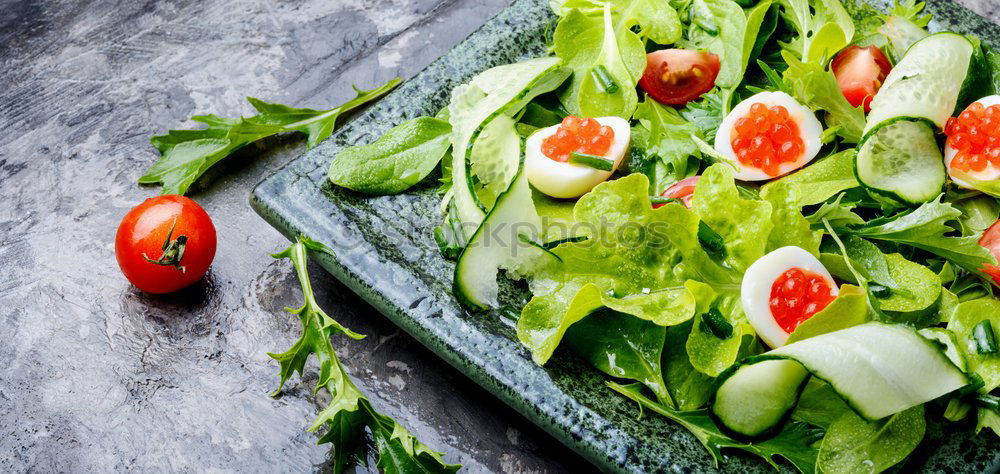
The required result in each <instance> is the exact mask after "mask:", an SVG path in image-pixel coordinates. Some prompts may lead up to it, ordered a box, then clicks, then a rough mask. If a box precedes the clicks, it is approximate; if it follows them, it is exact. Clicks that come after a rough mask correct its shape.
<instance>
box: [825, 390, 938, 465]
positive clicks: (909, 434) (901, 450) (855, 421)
mask: <svg viewBox="0 0 1000 474" xmlns="http://www.w3.org/2000/svg"><path fill="white" fill-rule="evenodd" d="M926 427H927V425H926V421H925V420H924V407H923V405H918V406H915V407H913V408H910V409H908V410H905V411H902V412H899V413H896V414H895V415H892V416H890V417H888V418H886V419H885V420H880V421H874V422H873V421H866V420H864V419H863V418H861V417H860V416H858V415H857V414H856V413H854V412H853V411H851V410H847V411H845V412H844V414H843V415H841V416H840V418H838V419H837V421H835V422H833V424H832V425H830V428H829V429H828V430H827V432H826V435H825V436H824V437H823V444H822V446H821V447H820V450H819V457H818V460H817V463H816V465H817V467H818V468H819V470H820V471H823V472H856V471H858V470H859V469H864V470H865V471H866V472H882V471H884V470H886V469H888V468H889V467H892V466H893V465H894V464H896V463H898V462H900V461H902V460H904V459H906V457H907V456H909V455H910V453H912V452H913V450H914V449H916V448H917V445H918V444H919V443H920V440H922V439H923V438H924V431H925V430H926Z"/></svg>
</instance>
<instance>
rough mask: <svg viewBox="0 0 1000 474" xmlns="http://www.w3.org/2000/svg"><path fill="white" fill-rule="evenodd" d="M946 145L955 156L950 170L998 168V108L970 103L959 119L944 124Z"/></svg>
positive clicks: (999, 146)
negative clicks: (951, 149) (953, 151)
mask: <svg viewBox="0 0 1000 474" xmlns="http://www.w3.org/2000/svg"><path fill="white" fill-rule="evenodd" d="M944 133H945V134H946V135H948V146H950V147H952V148H954V149H955V151H957V152H958V153H956V154H955V158H953V159H952V160H951V167H952V168H955V169H958V170H961V171H965V172H975V171H983V170H985V169H986V168H987V167H988V166H991V165H992V166H994V167H998V168H1000V105H991V106H989V107H984V106H983V104H981V103H979V102H973V103H972V105H969V106H968V107H967V108H966V109H965V110H964V111H962V113H961V114H959V115H958V117H951V118H949V119H948V123H947V124H946V125H945V128H944Z"/></svg>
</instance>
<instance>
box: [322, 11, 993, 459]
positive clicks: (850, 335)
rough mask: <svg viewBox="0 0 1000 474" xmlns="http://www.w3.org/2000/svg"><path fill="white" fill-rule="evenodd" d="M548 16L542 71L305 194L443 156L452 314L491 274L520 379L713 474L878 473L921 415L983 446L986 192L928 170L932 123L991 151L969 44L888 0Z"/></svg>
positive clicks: (412, 179) (972, 182)
mask: <svg viewBox="0 0 1000 474" xmlns="http://www.w3.org/2000/svg"><path fill="white" fill-rule="evenodd" d="M550 6H551V7H552V11H553V13H554V15H555V17H556V18H555V20H556V26H555V29H554V31H553V35H552V40H551V42H550V44H549V52H550V54H549V55H547V56H545V57H541V58H535V59H528V60H525V61H521V62H518V63H515V64H510V65H504V66H498V67H495V68H492V69H489V70H487V71H483V72H481V73H479V74H478V75H476V76H475V77H474V78H473V79H472V80H471V81H469V83H467V84H464V85H461V86H459V87H457V88H456V89H455V90H454V91H452V94H451V102H450V104H449V105H448V107H447V109H446V111H447V113H444V114H441V115H440V116H438V117H436V118H431V117H424V118H418V119H414V120H411V121H409V122H405V123H403V124H402V125H399V126H398V127H397V128H395V129H393V130H391V131H390V132H389V133H387V134H386V135H385V136H384V137H383V138H381V139H379V140H378V141H376V142H375V143H373V144H370V145H359V146H355V147H350V148H348V149H346V150H345V151H343V152H342V153H341V154H340V155H338V156H337V157H336V158H335V159H334V161H333V163H332V164H331V169H330V174H329V176H330V180H331V181H332V182H333V183H334V184H338V185H341V186H344V187H347V188H351V189H355V190H358V191H362V192H365V193H372V194H394V193H398V192H402V191H405V190H406V189H408V188H409V187H411V186H413V185H415V184H416V183H418V182H422V181H424V180H425V179H426V178H427V177H428V176H430V175H431V174H432V173H433V172H434V171H433V170H434V169H436V168H438V167H437V164H438V163H440V162H442V161H443V162H444V163H443V164H442V165H441V166H440V167H439V168H440V169H442V177H441V182H442V185H441V194H442V195H443V199H442V205H441V210H442V220H443V223H442V224H441V226H439V227H438V228H437V229H435V238H436V240H437V242H438V244H439V246H440V248H441V250H442V253H443V254H444V255H445V256H446V257H447V258H457V259H458V260H459V263H458V265H457V267H456V272H455V276H454V278H455V288H456V297H457V298H458V300H459V301H460V302H463V303H465V304H467V305H468V306H469V307H470V309H475V310H479V309H483V308H484V307H489V306H491V305H493V304H496V302H495V301H496V296H497V295H498V294H499V289H498V285H497V282H496V278H494V275H493V273H495V269H502V270H505V271H506V275H507V277H509V278H513V279H523V280H526V282H527V287H528V289H529V291H530V293H531V295H530V298H529V299H527V303H526V304H524V306H523V308H522V310H521V313H520V315H519V317H518V318H517V322H516V332H515V335H516V337H517V339H518V340H519V341H520V342H521V343H522V344H523V345H524V347H525V348H526V350H527V351H528V352H529V353H530V354H531V356H532V358H533V359H534V361H535V362H537V363H538V364H546V363H547V362H548V361H549V360H551V359H552V358H553V357H559V356H560V355H559V354H560V351H561V350H562V349H568V350H569V351H571V353H572V354H575V356H577V357H581V358H582V359H584V360H586V361H588V362H589V363H590V364H591V365H593V366H594V367H595V368H596V369H597V370H599V371H601V372H603V373H604V374H606V375H607V376H608V377H609V382H608V385H609V387H610V388H611V389H612V390H614V391H616V392H618V393H620V394H622V395H623V396H625V397H627V398H628V399H631V400H633V401H635V402H637V403H638V405H639V406H640V407H642V408H644V409H647V410H648V411H651V412H653V413H655V414H658V415H662V416H664V417H666V418H668V419H670V420H672V421H674V422H676V423H678V424H680V425H681V426H683V427H684V428H686V429H687V430H689V431H690V432H691V433H692V434H693V435H694V436H695V437H696V438H697V439H698V440H699V441H700V442H701V443H702V444H703V445H705V447H706V449H707V450H708V451H709V453H710V454H711V455H712V456H713V457H714V458H715V459H716V460H717V461H718V460H720V459H722V458H723V456H722V451H723V450H724V449H737V450H742V451H745V452H748V453H751V454H753V455H756V456H759V457H760V458H762V459H763V460H764V461H766V462H768V463H771V464H773V465H777V464H776V463H779V462H785V461H787V462H790V463H791V464H792V465H794V466H795V467H796V468H797V469H799V470H800V471H802V472H807V473H812V472H816V471H822V472H829V473H838V472H854V471H857V470H864V471H866V472H881V471H884V470H888V469H892V468H898V466H901V465H903V463H905V462H906V461H907V460H908V459H909V458H910V456H911V454H912V453H913V451H914V450H915V448H916V446H917V445H918V444H919V443H920V442H921V440H922V439H923V438H924V432H925V430H926V419H927V417H928V416H938V415H939V414H941V415H942V416H943V418H944V419H946V420H948V421H954V422H961V420H963V419H973V416H971V415H970V414H974V419H975V423H976V430H977V431H982V430H983V429H984V428H989V429H991V430H993V431H997V430H1000V398H998V397H997V396H996V395H997V393H996V390H997V389H998V387H1000V347H998V346H1000V345H998V343H997V340H1000V337H998V336H997V334H998V333H997V332H996V330H997V329H1000V319H998V318H1000V299H997V297H996V296H995V295H994V292H995V291H996V287H998V286H1000V276H998V275H1000V268H998V267H996V265H997V260H996V255H997V254H1000V226H998V225H997V219H998V217H1000V200H998V196H1000V184H998V183H1000V179H998V178H997V177H994V178H988V177H987V178H984V177H983V176H984V175H983V174H981V173H980V174H976V173H979V171H976V172H969V171H968V170H966V171H963V170H962V169H959V168H956V167H954V166H952V165H951V161H952V160H954V159H956V158H955V157H956V156H957V155H958V154H959V152H960V150H958V148H956V147H957V146H958V145H960V144H961V142H962V140H964V139H966V138H962V139H957V140H956V139H955V138H954V135H955V134H956V133H957V132H955V130H957V129H962V130H966V131H968V133H969V135H968V138H967V139H968V140H973V141H976V143H979V145H976V146H980V147H982V146H986V144H994V142H996V140H998V139H1000V136H997V137H992V138H987V137H985V136H983V135H982V134H983V133H988V132H986V131H982V130H980V129H978V128H977V129H976V130H977V131H976V132H972V131H971V128H970V127H973V125H969V124H971V123H972V122H970V120H972V118H969V117H968V116H965V115H962V114H964V113H963V110H964V109H965V107H966V106H968V105H969V104H970V103H971V102H972V100H973V99H977V97H970V96H969V94H978V93H983V92H984V91H986V93H995V92H997V84H1000V81H998V80H996V78H997V77H1000V60H998V59H997V55H996V53H994V52H993V51H992V50H990V49H989V48H988V47H984V46H982V45H981V44H980V42H979V41H978V40H977V39H975V38H973V37H971V36H967V35H957V34H950V33H937V34H933V35H932V34H931V32H930V31H928V25H929V24H930V23H929V15H927V14H926V13H924V12H923V7H924V5H923V3H918V2H916V1H915V0H904V1H903V2H901V3H896V4H895V5H894V6H892V7H891V8H890V9H889V10H888V11H887V12H885V13H882V12H880V11H879V10H877V9H875V8H873V7H871V6H868V5H866V4H863V3H857V2H854V1H852V0H848V1H846V2H841V1H840V0H763V1H743V0H740V1H733V0H677V1H670V2H667V1H665V0H610V1H598V0H552V1H551V2H550ZM928 45H930V46H928ZM908 51H909V52H908ZM956 58H957V59H956ZM942 64H943V65H947V66H948V67H947V68H945V69H948V70H947V71H945V70H944V69H942V68H943V67H944V66H942ZM896 66H898V69H896V68H895V67H896ZM951 66H955V67H951ZM952 69H954V71H953V70H952ZM960 69H961V70H960ZM649 84H658V86H656V87H659V89H656V87H654V86H651V85H649ZM883 87H884V90H888V91H889V93H887V94H882V95H879V91H880V90H881V89H882V88H883ZM685 88H686V90H685V91H680V92H684V94H682V93H679V92H678V90H677V89H685ZM654 89H655V90H654ZM938 89H940V91H938ZM691 90H695V93H693V94H687V93H690V92H691ZM762 97H763V98H767V100H765V99H763V98H762ZM987 99H989V98H987ZM983 100H986V99H983ZM990 100H993V99H990ZM996 103H997V104H998V105H1000V97H997V98H996ZM775 104H777V105H775ZM782 104H783V105H782ZM779 105H780V107H778V106H779ZM981 105H984V104H981ZM989 105H990V104H985V105H984V110H986V109H985V107H987V106H989ZM761 106H764V107H763V108H761ZM786 106H787V107H786ZM983 113H984V114H985V113H986V112H983ZM992 113H1000V108H998V109H997V110H996V111H995V112H992ZM956 115H958V117H957V118H956V117H954V116H956ZM963 116H965V118H962V117H963ZM984 116H985V115H984ZM949 117H951V118H950V119H949ZM973 118H974V117H973ZM783 120H784V122H783ZM990 120H992V119H990ZM789 123H791V124H792V125H794V129H793V128H791V125H788V124H789ZM956 123H958V124H959V127H958V128H956V125H955V124H956ZM991 123H992V122H991ZM976 126H978V125H976ZM783 127H789V128H787V129H786V128H783ZM962 127H965V128H962ZM747 130H750V132H747ZM983 130H985V129H983ZM791 133H794V134H797V137H796V138H797V139H798V141H795V140H791V139H790V140H786V141H785V142H784V143H781V142H780V140H778V139H777V138H774V137H778V136H785V135H788V134H791ZM963 133H965V132H963ZM746 134H751V135H752V134H756V135H755V138H753V139H749V138H744V137H743V135H746ZM942 134H945V135H947V139H946V140H944V142H945V143H944V146H942V140H941V139H940V138H941V135H942ZM762 136H768V137H771V138H769V140H772V141H771V142H767V143H764V142H763V141H761V140H760V137H762ZM977 140H978V141H977ZM989 140H993V141H989ZM996 144H997V145H998V148H997V150H1000V142H998V143H996ZM953 145H954V146H953ZM989 146H993V145H989ZM449 148H450V150H449ZM803 150H806V151H803ZM983 153H985V152H983ZM803 154H808V155H809V157H808V159H805V160H804V161H801V162H793V161H789V160H785V161H784V162H782V163H779V165H780V166H771V165H774V163H766V161H767V160H770V159H772V158H774V157H778V158H777V159H779V161H780V160H781V159H783V158H782V157H783V156H784V155H787V156H785V158H787V157H794V156H800V155H803ZM996 154H997V155H998V156H1000V151H997V153H996ZM983 156H985V158H981V159H982V160H987V161H988V160H989V159H990V158H989V156H986V155H983ZM755 159H756V160H758V162H756V164H755V162H754V161H753V160H755ZM991 163H992V162H991ZM785 165H791V166H785ZM976 166H978V164H976ZM989 166H994V165H992V164H990V165H989ZM772 168H773V169H772ZM990 169H992V168H990ZM997 176H998V177H1000V175H997ZM543 182H544V183H546V184H545V185H544V186H543V185H542V183H543ZM552 183H555V184H554V185H552ZM581 183H582V184H581ZM762 183H763V184H762ZM550 185H551V186H550ZM552 186H554V187H556V188H560V190H559V192H553V191H547V189H552ZM562 188H566V189H569V188H573V190H572V192H571V191H569V190H567V191H565V192H562ZM581 189H582V190H581ZM577 191H579V192H577ZM546 194H547V195H546ZM515 195H516V199H515V198H510V196H515ZM511 203H514V204H511ZM498 224H500V227H502V229H499V230H502V231H503V232H508V233H510V234H511V235H509V236H506V234H504V236H506V237H509V238H506V237H505V238H499V239H487V238H484V237H483V236H484V235H494V234H493V233H495V232H497V231H498V229H497V228H495V226H497V225H498ZM511 227H513V228H516V229H510V228H511ZM496 235H499V234H496ZM990 239H993V240H990ZM994 242H995V243H994ZM483 246H485V247H483ZM790 249H791V250H790ZM514 254H517V256H516V257H515V256H514ZM789 261H794V262H793V263H789ZM796 272H798V273H796ZM796 275H799V276H796ZM796 278H801V279H799V280H795V279H796ZM761 282H763V283H761ZM803 282H805V283H803ZM800 284H802V285H806V286H807V287H808V290H806V289H800V290H796V288H802V287H799V286H797V285H800ZM762 285H763V286H762ZM824 285H825V286H824ZM760 288H764V290H763V291H762V290H760ZM793 290H794V291H800V293H794V291H793ZM806 291H809V292H811V293H809V294H808V295H806V293H805V292H806ZM470 295H473V296H475V295H486V297H484V298H479V299H475V298H470ZM787 295H793V296H787ZM794 295H798V296H794ZM816 295H818V296H816ZM473 299H475V301H473ZM781 305H785V306H781ZM783 307H788V308H791V309H790V310H788V312H784V313H782V311H785V310H782V309H781V308H783ZM761 308H763V309H761ZM779 313H780V314H779ZM781 314H784V316H781ZM470 317H476V316H470ZM769 349H770V350H769ZM900 354H903V356H901V355H900ZM847 359H849V360H847ZM908 360H910V361H912V360H920V361H922V362H921V364H923V366H922V369H923V371H922V372H921V371H918V370H917V369H915V368H914V367H912V366H911V365H912V364H909V363H908V362H907V361H908ZM890 379H891V380H890ZM939 408H940V409H939ZM781 459H784V461H781Z"/></svg>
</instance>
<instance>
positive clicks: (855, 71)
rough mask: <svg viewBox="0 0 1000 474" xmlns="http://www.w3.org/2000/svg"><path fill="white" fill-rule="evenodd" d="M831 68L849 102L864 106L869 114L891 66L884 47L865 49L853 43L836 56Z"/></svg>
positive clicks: (855, 105)
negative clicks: (882, 48) (883, 49)
mask: <svg viewBox="0 0 1000 474" xmlns="http://www.w3.org/2000/svg"><path fill="white" fill-rule="evenodd" d="M830 70H831V71H833V76H834V77H836V78H837V85H838V86H840V91H841V92H843V94H844V97H845V98H847V101H848V102H850V103H851V105H853V106H854V107H857V106H859V105H864V107H865V113H868V112H870V111H871V101H872V98H873V97H875V94H876V93H878V90H879V88H881V87H882V82H883V81H885V76H887V75H889V71H891V70H892V65H891V64H889V59H888V58H886V57H885V54H884V53H882V50H881V49H878V48H877V47H875V46H874V45H873V46H868V47H866V48H862V47H860V46H858V45H856V44H852V45H850V46H848V47H846V48H844V49H843V50H842V51H841V52H840V53H839V54H837V56H836V57H835V58H833V62H832V63H831V64H830Z"/></svg>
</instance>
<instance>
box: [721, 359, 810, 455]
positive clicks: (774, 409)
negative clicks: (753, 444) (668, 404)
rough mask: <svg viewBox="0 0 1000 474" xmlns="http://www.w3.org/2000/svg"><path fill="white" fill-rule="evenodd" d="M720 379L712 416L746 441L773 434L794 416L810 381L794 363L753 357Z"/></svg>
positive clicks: (802, 369)
mask: <svg viewBox="0 0 1000 474" xmlns="http://www.w3.org/2000/svg"><path fill="white" fill-rule="evenodd" d="M729 371H731V372H728V371H727V372H723V373H722V375H720V376H719V380H721V381H722V383H720V384H719V385H718V387H717V389H716V391H715V399H714V400H713V402H712V409H711V414H712V417H713V418H715V420H716V422H717V423H718V424H719V425H720V426H724V427H726V428H727V429H728V430H729V431H732V432H734V433H736V434H738V435H740V436H743V437H745V438H760V437H763V436H766V435H768V434H770V433H772V432H773V431H774V430H775V429H776V428H779V427H780V426H781V424H782V423H783V422H784V421H785V420H786V419H787V418H788V416H789V415H790V414H791V413H792V409H794V408H795V405H796V404H797V403H798V401H799V395H800V394H801V393H802V389H803V388H804V387H805V386H806V382H807V381H808V380H809V372H808V371H806V369H805V368H804V367H802V364H799V363H798V362H795V361H794V360H787V359H781V358H777V359H775V358H770V357H767V356H758V357H751V358H749V359H747V360H746V361H744V362H743V363H741V364H739V365H737V366H734V367H733V368H730V369H729Z"/></svg>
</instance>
